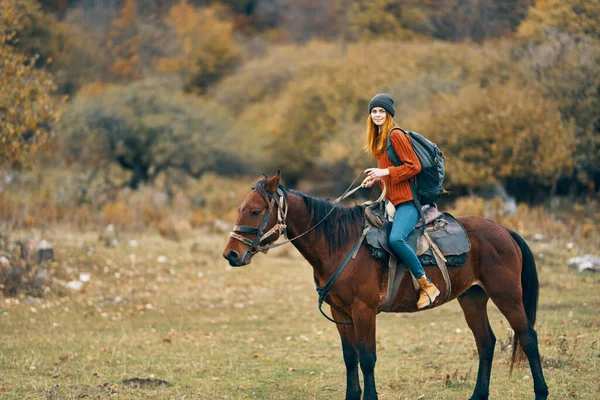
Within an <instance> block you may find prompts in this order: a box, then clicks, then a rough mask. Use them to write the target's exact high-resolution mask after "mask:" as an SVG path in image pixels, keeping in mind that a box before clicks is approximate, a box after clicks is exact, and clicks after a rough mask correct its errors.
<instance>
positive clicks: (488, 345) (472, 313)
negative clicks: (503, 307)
mask: <svg viewBox="0 0 600 400" xmlns="http://www.w3.org/2000/svg"><path fill="white" fill-rule="evenodd" d="M488 299H489V296H488V295H487V293H485V291H484V290H483V289H482V288H481V287H480V286H472V287H471V288H469V289H468V290H467V291H466V292H465V293H463V294H462V295H461V296H460V297H459V298H458V302H459V304H460V306H461V307H462V309H463V312H464V314H465V319H466V320H467V324H468V325H469V328H470V329H471V331H472V332H473V336H475V342H476V343H477V353H478V354H479V370H478V372H477V383H476V384H475V389H474V390H473V395H472V396H471V400H484V399H487V398H488V397H489V388H490V376H491V372H492V360H493V358H494V346H495V345H496V337H495V336H494V332H493V331H492V328H491V327H490V321H489V319H488V315H487V302H488Z"/></svg>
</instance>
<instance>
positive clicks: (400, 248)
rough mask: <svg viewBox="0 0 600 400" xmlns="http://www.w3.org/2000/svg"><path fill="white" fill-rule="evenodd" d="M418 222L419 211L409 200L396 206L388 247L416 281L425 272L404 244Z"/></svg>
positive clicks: (415, 256)
mask: <svg viewBox="0 0 600 400" xmlns="http://www.w3.org/2000/svg"><path fill="white" fill-rule="evenodd" d="M418 220H419V211H417V207H415V203H414V202H413V201H412V200H410V201H406V202H404V203H400V204H398V205H397V206H396V214H394V222H393V224H392V231H391V232H390V238H389V241H390V246H392V249H394V251H395V252H396V254H397V255H398V256H399V257H400V258H401V259H402V261H403V262H404V264H405V265H406V266H407V267H408V269H409V270H410V272H412V274H413V276H414V277H415V278H416V279H419V278H420V277H422V276H423V275H425V270H424V269H423V266H422V265H421V262H420V261H419V258H418V257H417V254H416V253H415V252H414V250H413V249H412V248H411V247H410V246H409V245H408V243H406V238H407V237H408V235H410V233H411V232H412V231H413V229H414V228H415V225H416V224H417V221H418Z"/></svg>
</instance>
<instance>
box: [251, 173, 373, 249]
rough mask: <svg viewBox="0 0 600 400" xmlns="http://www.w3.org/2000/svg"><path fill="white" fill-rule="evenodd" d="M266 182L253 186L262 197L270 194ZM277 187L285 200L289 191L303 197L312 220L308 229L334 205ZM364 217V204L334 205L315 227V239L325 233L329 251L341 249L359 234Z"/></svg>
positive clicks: (267, 196) (259, 182) (266, 197)
mask: <svg viewBox="0 0 600 400" xmlns="http://www.w3.org/2000/svg"><path fill="white" fill-rule="evenodd" d="M266 182H267V180H266V179H264V180H261V181H258V182H257V183H256V185H255V186H254V190H256V191H257V192H258V193H259V194H260V195H261V196H263V198H265V199H269V198H270V196H271V194H270V193H269V192H268V191H267V189H266ZM279 188H280V189H281V190H282V191H283V194H284V196H285V198H286V200H287V196H288V194H289V193H291V194H294V195H297V196H300V197H302V198H303V199H304V202H305V204H306V207H307V208H308V210H309V212H310V217H311V220H312V224H311V225H310V226H309V227H307V229H310V228H311V227H312V226H314V224H316V223H318V222H319V221H321V220H322V219H323V218H325V216H326V215H327V214H328V213H329V211H331V209H332V208H334V206H335V204H334V203H333V202H331V201H329V200H324V199H320V198H318V197H313V196H311V195H308V194H306V193H302V192H299V191H297V190H294V189H289V188H286V187H285V186H282V185H279ZM364 219H365V206H362V205H355V206H353V207H347V206H343V205H341V204H340V205H338V206H337V207H335V209H334V210H333V211H332V212H331V214H329V216H328V217H327V219H325V221H323V222H322V223H320V224H319V225H318V226H317V227H316V228H315V232H316V233H317V239H319V238H320V237H321V236H323V235H325V238H326V242H327V247H328V249H329V251H331V252H332V253H337V252H338V251H341V250H343V249H344V248H345V247H346V246H347V244H348V242H349V241H350V240H354V239H357V238H358V236H360V234H361V233H362V229H363V221H364Z"/></svg>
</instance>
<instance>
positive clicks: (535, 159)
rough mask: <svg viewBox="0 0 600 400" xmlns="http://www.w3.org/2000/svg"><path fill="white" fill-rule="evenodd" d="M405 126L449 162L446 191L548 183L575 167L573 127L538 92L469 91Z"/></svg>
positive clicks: (442, 100) (507, 88)
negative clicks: (520, 181) (509, 182)
mask: <svg viewBox="0 0 600 400" xmlns="http://www.w3.org/2000/svg"><path fill="white" fill-rule="evenodd" d="M409 126H414V127H418V128H416V129H415V130H422V132H423V133H425V134H427V136H428V137H429V138H430V139H431V140H432V141H434V142H436V143H437V144H438V145H439V146H440V148H441V149H442V150H443V151H444V153H445V155H446V156H448V157H449V160H448V161H447V173H448V180H449V185H448V186H451V184H458V185H466V186H468V187H478V186H484V185H486V184H490V183H496V182H499V181H501V180H502V179H503V178H507V177H520V178H525V179H528V180H530V181H531V182H534V181H539V182H546V183H552V182H554V181H555V180H556V179H558V178H559V177H560V176H561V173H563V172H565V171H568V170H570V169H571V168H572V167H573V165H572V160H571V155H572V152H573V149H574V145H575V139H574V130H573V127H572V126H570V125H566V124H565V123H564V122H563V121H562V120H561V116H560V113H559V112H558V105H557V104H556V103H554V102H552V101H550V100H546V99H544V98H543V97H542V96H541V94H540V92H539V90H538V89H537V88H536V87H532V86H530V87H517V86H516V85H515V84H507V85H504V86H501V85H494V86H492V87H490V88H488V89H481V88H480V87H478V86H475V85H470V86H468V87H466V88H465V89H463V90H461V91H460V92H459V93H458V94H457V95H455V96H454V95H440V96H438V97H437V99H436V100H435V102H434V103H432V104H431V108H430V109H429V110H426V111H422V112H419V113H415V114H414V115H412V116H411V118H410V119H409Z"/></svg>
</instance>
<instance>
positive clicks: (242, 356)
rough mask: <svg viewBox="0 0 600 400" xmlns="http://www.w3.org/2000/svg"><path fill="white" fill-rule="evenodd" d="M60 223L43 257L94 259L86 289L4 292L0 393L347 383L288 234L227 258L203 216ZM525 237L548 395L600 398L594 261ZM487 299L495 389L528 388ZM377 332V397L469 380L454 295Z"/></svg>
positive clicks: (307, 395)
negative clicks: (580, 266)
mask: <svg viewBox="0 0 600 400" xmlns="http://www.w3.org/2000/svg"><path fill="white" fill-rule="evenodd" d="M67 232H68V231H67V230H57V231H54V232H46V233H45V236H46V237H48V240H50V241H51V242H52V243H53V244H54V246H55V249H56V259H57V261H56V263H55V265H54V268H55V269H56V270H60V271H62V273H63V275H64V276H63V278H64V279H68V277H71V279H73V277H75V278H76V277H78V276H79V273H89V274H90V281H89V282H87V283H85V284H84V288H83V291H82V292H75V291H71V290H70V289H64V290H65V292H64V295H57V294H52V293H51V294H50V295H48V296H47V297H46V298H45V299H41V300H40V299H33V298H21V299H0V300H1V302H0V335H1V336H0V338H1V341H2V342H1V344H0V349H1V351H0V398H2V399H18V400H21V399H79V398H93V399H95V398H119V399H206V398H208V399H341V398H343V397H344V393H345V381H346V379H345V369H344V364H343V361H342V355H341V346H340V343H339V337H338V335H337V331H336V329H335V326H334V325H333V324H332V323H330V322H328V321H326V320H325V319H324V318H322V317H321V316H320V314H319V312H318V310H317V307H316V305H317V295H316V292H315V290H314V284H313V280H312V268H311V267H310V265H309V264H308V263H307V262H306V261H304V260H303V259H302V258H301V257H300V255H299V253H297V252H296V250H295V249H294V248H293V247H292V246H291V245H288V246H284V247H283V248H281V249H277V250H278V251H276V250H272V251H271V252H270V253H269V254H268V255H262V254H260V255H258V256H256V257H255V259H254V260H253V263H252V264H251V265H250V266H247V267H243V268H241V269H233V268H231V267H229V266H228V265H227V262H226V261H225V260H224V259H223V258H222V257H221V251H222V249H223V247H224V244H225V242H226V240H227V234H219V235H215V234H207V233H201V232H199V231H198V232H197V236H196V238H195V239H194V240H186V241H182V242H172V241H167V240H165V239H163V238H161V237H159V236H158V235H151V234H146V235H133V234H130V235H129V237H127V238H124V239H122V240H121V243H124V244H121V245H120V246H119V247H112V248H107V247H104V246H101V244H100V243H99V242H98V239H97V236H96V235H95V234H92V233H89V234H81V233H67ZM126 239H136V240H137V241H138V246H136V247H131V246H129V245H128V244H127V240H126ZM528 242H529V243H530V245H531V247H532V249H533V250H534V253H535V255H536V258H537V262H538V270H539V274H540V280H541V289H540V308H539V312H538V323H537V331H538V335H539V342H540V352H541V355H542V359H543V365H544V368H545V370H544V372H545V375H546V378H547V382H548V386H549V388H550V393H551V398H553V399H572V398H576V399H578V398H581V399H598V398H600V343H599V342H600V290H598V289H599V285H600V276H598V275H580V274H578V273H577V271H574V270H570V269H569V268H568V267H567V259H568V257H570V256H571V255H574V254H575V253H576V252H577V248H575V249H573V250H570V251H569V250H567V248H566V242H567V240H565V241H564V242H563V241H561V240H557V239H553V240H552V241H551V242H535V241H533V240H532V239H529V240H528ZM90 247H92V248H94V251H91V250H90V249H89V248H90ZM160 256H164V258H163V259H161V261H163V262H159V261H157V260H158V258H159V257H160ZM165 259H166V260H165ZM59 275H60V274H59ZM325 308H328V307H325ZM489 309H490V320H491V324H492V328H493V329H494V332H495V334H496V336H497V338H498V343H497V344H496V353H495V354H496V356H495V360H494V366H493V369H492V383H491V389H490V390H491V398H494V399H529V398H532V395H533V389H532V380H531V379H530V373H529V369H528V367H526V368H524V367H521V368H518V369H516V370H515V372H514V374H513V377H512V379H509V374H508V360H509V356H510V348H507V346H508V344H509V329H508V325H507V322H506V320H505V319H504V318H503V316H502V315H501V314H500V313H499V312H498V310H497V309H496V308H495V306H493V304H491V303H490V306H489ZM377 341H378V362H377V367H376V382H377V386H378V392H379V395H380V398H382V399H420V398H426V399H466V398H468V397H469V395H470V394H471V392H472V389H473V386H474V384H475V378H476V375H477V353H476V349H475V343H474V340H473V337H472V335H471V332H470V331H469V330H468V328H467V325H466V322H465V320H464V318H463V315H462V312H461V310H460V307H459V305H458V303H457V302H452V303H450V304H447V305H445V306H443V307H441V308H437V309H434V310H431V311H427V312H422V313H417V314H382V315H380V316H379V317H378V331H377ZM135 378H139V379H138V380H137V381H135ZM148 378H152V379H148ZM131 379H134V381H131ZM424 394H426V395H425V396H424V397H423V396H422V395H424Z"/></svg>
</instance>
